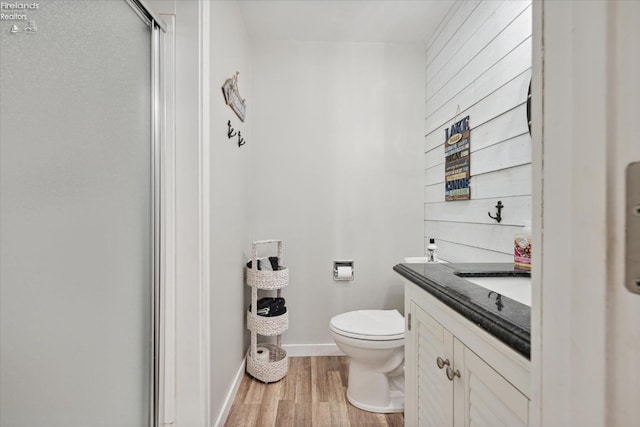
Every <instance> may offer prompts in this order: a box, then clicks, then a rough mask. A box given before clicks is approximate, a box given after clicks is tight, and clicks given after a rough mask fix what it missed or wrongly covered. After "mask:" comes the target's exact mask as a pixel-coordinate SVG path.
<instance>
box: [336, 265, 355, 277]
mask: <svg viewBox="0 0 640 427" xmlns="http://www.w3.org/2000/svg"><path fill="white" fill-rule="evenodd" d="M352 276H353V267H338V279H351V277H352Z"/></svg>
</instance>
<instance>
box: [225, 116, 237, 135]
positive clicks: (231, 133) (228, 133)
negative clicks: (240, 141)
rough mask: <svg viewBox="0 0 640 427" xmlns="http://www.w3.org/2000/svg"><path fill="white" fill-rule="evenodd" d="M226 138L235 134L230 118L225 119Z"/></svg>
mask: <svg viewBox="0 0 640 427" xmlns="http://www.w3.org/2000/svg"><path fill="white" fill-rule="evenodd" d="M227 128H228V130H227V138H229V139H231V138H233V137H234V136H236V133H235V129H234V128H232V127H231V120H229V121H227Z"/></svg>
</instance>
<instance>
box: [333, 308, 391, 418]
mask: <svg viewBox="0 0 640 427" xmlns="http://www.w3.org/2000/svg"><path fill="white" fill-rule="evenodd" d="M329 325H330V329H331V335H332V336H333V339H334V341H335V342H336V344H337V345H338V347H339V348H340V350H342V351H343V352H344V353H345V354H346V355H347V356H349V357H350V359H351V360H350V363H349V384H348V387H347V399H349V402H351V404H352V405H353V406H355V407H357V408H360V409H363V410H365V411H370V412H379V413H391V412H403V411H404V317H402V315H401V314H400V313H399V312H398V310H359V311H350V312H348V313H342V314H338V315H337V316H334V317H333V318H332V319H331V322H330V324H329Z"/></svg>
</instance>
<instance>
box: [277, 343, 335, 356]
mask: <svg viewBox="0 0 640 427" xmlns="http://www.w3.org/2000/svg"><path fill="white" fill-rule="evenodd" d="M282 348H283V349H285V350H286V351H287V356H289V357H308V356H344V355H345V354H344V353H343V352H342V351H341V350H340V349H339V348H338V346H337V345H336V344H335V343H330V344H284V345H283V346H282Z"/></svg>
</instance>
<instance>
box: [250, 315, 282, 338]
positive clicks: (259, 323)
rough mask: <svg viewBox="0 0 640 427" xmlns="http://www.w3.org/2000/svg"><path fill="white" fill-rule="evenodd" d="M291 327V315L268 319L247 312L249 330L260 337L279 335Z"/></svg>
mask: <svg viewBox="0 0 640 427" xmlns="http://www.w3.org/2000/svg"><path fill="white" fill-rule="evenodd" d="M288 327H289V313H284V314H282V315H280V316H274V317H266V316H257V315H255V314H253V313H252V312H250V311H247V328H248V329H249V330H250V331H252V332H255V333H257V334H260V335H264V336H269V337H270V336H274V335H279V334H281V333H283V332H284V331H286V330H287V328H288Z"/></svg>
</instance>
